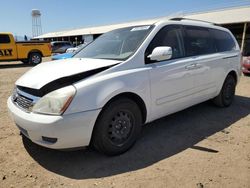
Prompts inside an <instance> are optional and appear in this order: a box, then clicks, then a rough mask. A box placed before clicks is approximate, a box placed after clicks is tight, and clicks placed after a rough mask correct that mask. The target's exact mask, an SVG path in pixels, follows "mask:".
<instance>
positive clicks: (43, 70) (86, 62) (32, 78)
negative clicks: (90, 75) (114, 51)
mask: <svg viewBox="0 0 250 188" xmlns="http://www.w3.org/2000/svg"><path fill="white" fill-rule="evenodd" d="M117 63H119V61H116V60H105V59H87V58H71V59H63V60H57V61H50V62H45V63H41V64H39V65H37V66H35V67H34V68H32V69H30V70H29V71H28V72H26V73H25V74H24V75H23V76H22V77H20V78H19V79H18V80H17V81H16V85H18V86H22V87H27V88H32V89H40V88H42V87H43V86H45V85H46V84H48V83H50V82H52V81H54V80H57V79H60V78H64V77H69V76H72V75H76V74H79V73H84V72H87V71H92V70H95V69H100V68H103V67H109V66H112V65H115V64H117Z"/></svg>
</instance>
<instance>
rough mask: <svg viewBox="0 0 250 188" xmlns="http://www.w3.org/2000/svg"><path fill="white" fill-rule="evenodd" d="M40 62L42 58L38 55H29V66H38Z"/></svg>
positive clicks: (35, 53) (34, 53)
mask: <svg viewBox="0 0 250 188" xmlns="http://www.w3.org/2000/svg"><path fill="white" fill-rule="evenodd" d="M41 62H42V56H41V54H40V53H37V52H33V53H31V54H30V55H29V63H30V64H39V63H41Z"/></svg>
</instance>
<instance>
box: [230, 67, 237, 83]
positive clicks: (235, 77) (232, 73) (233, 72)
mask: <svg viewBox="0 0 250 188" xmlns="http://www.w3.org/2000/svg"><path fill="white" fill-rule="evenodd" d="M228 75H231V76H233V78H234V79H235V81H236V83H237V82H238V79H237V74H236V72H235V71H233V70H232V71H230V72H229V73H228Z"/></svg>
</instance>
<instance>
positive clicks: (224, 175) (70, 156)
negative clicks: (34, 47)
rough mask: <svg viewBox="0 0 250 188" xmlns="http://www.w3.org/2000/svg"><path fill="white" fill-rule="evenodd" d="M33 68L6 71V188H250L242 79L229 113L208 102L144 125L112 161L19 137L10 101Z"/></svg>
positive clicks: (249, 90) (1, 111)
mask: <svg viewBox="0 0 250 188" xmlns="http://www.w3.org/2000/svg"><path fill="white" fill-rule="evenodd" d="M30 68H31V67H27V66H23V65H22V64H21V63H18V62H15V63H14V65H13V63H1V64H0V107H1V108H0V187H4V188H5V187H127V188H135V187H143V188H145V187H156V188H158V187H192V188H194V187H198V188H202V187H213V188H214V187H226V188H229V187H232V188H236V187H248V188H249V187H250V77H245V76H242V78H241V81H240V84H239V85H238V86H237V96H236V98H235V101H234V103H233V105H232V106H231V107H229V108H224V109H222V108H217V107H215V106H213V105H212V104H211V103H210V102H205V103H203V104H199V105H196V106H194V107H191V108H189V109H186V110H184V111H181V112H178V113H175V114H173V115H170V116H167V117H165V118H162V119H160V120H157V121H155V122H153V123H150V124H148V125H146V126H145V127H144V128H143V131H142V135H141V138H140V139H139V140H138V142H137V143H136V145H135V146H134V147H133V148H132V149H131V150H130V151H128V152H127V153H125V154H123V155H121V156H116V157H106V156H104V155H102V154H99V153H97V152H95V151H93V150H91V149H86V150H80V151H70V152H69V151H68V152H65V151H64V152H63V151H56V150H50V149H46V148H42V147H40V146H37V145H35V144H33V143H31V142H30V141H29V140H27V139H25V138H22V137H21V136H20V135H19V131H18V129H17V128H16V126H15V125H14V122H13V121H12V120H11V119H10V117H9V116H8V111H7V106H6V100H7V98H8V96H10V95H11V92H12V89H13V86H14V83H15V81H16V80H17V79H18V78H19V77H20V76H21V75H22V74H23V73H24V72H26V71H27V70H29V69H30ZM69 126H70V125H69Z"/></svg>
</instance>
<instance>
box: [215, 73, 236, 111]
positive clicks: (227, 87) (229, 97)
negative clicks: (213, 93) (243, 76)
mask: <svg viewBox="0 0 250 188" xmlns="http://www.w3.org/2000/svg"><path fill="white" fill-rule="evenodd" d="M235 87H236V80H235V78H234V77H233V76H232V75H230V74H229V75H228V76H227V77H226V80H225V81H224V84H223V86H222V89H221V91H220V93H219V95H218V96H217V97H215V98H214V99H213V102H214V104H215V105H217V106H219V107H228V106H230V105H231V104H232V102H233V99H234V96H235Z"/></svg>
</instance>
